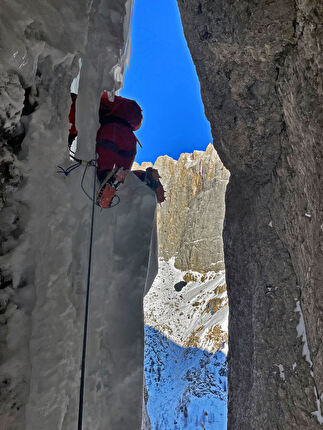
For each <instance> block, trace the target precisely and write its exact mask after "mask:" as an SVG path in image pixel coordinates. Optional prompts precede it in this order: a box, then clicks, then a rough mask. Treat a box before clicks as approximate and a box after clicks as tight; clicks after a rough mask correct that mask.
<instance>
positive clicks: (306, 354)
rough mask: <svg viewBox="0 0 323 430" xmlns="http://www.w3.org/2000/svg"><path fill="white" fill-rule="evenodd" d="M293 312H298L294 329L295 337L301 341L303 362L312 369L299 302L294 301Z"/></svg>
mask: <svg viewBox="0 0 323 430" xmlns="http://www.w3.org/2000/svg"><path fill="white" fill-rule="evenodd" d="M295 312H299V323H298V325H297V327H296V330H297V337H301V338H302V341H303V357H305V360H306V361H307V362H308V363H309V365H310V366H311V367H312V365H313V363H312V360H311V355H310V350H309V348H308V343H307V336H306V328H305V322H304V316H303V312H302V308H301V305H300V302H299V300H297V301H296V308H295Z"/></svg>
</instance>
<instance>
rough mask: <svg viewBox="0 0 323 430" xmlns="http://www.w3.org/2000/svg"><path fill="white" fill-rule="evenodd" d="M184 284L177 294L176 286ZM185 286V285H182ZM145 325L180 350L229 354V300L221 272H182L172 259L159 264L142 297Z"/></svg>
mask: <svg viewBox="0 0 323 430" xmlns="http://www.w3.org/2000/svg"><path fill="white" fill-rule="evenodd" d="M183 280H184V281H185V280H186V281H187V285H185V286H184V287H183V288H182V289H181V290H180V291H176V289H175V288H174V287H175V285H176V284H177V283H178V282H180V281H183ZM184 283H185V282H184ZM144 309H145V323H146V325H148V326H151V327H154V328H155V329H157V330H159V331H160V332H161V333H163V335H164V336H166V337H168V338H169V339H170V340H172V341H173V342H175V343H177V344H178V345H180V346H183V347H197V348H200V349H202V350H206V351H209V352H213V353H215V352H216V351H218V350H220V351H222V352H223V353H224V354H226V353H227V351H228V343H227V340H228V339H227V331H228V301H227V293H226V285H225V275H224V272H223V271H221V272H217V273H216V272H209V273H207V274H205V275H202V274H201V273H198V272H191V271H190V272H182V271H180V270H178V269H176V268H175V267H174V258H173V259H171V260H169V261H163V260H161V261H160V264H159V272H158V275H157V277H156V280H155V282H154V283H153V286H152V288H151V290H150V292H149V293H148V294H147V296H146V297H145V305H144Z"/></svg>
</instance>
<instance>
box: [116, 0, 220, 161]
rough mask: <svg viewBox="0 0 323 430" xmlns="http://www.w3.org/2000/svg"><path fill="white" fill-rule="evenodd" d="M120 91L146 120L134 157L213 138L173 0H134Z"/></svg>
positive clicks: (190, 147) (188, 148) (200, 145)
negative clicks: (127, 58)
mask: <svg viewBox="0 0 323 430" xmlns="http://www.w3.org/2000/svg"><path fill="white" fill-rule="evenodd" d="M121 95H122V96H124V97H128V98H131V99H134V100H136V101H137V102H138V103H139V104H140V106H141V108H142V109H143V115H144V121H143V124H142V127H141V129H140V130H138V131H137V132H136V135H137V137H138V139H139V140H140V141H141V143H142V145H143V148H142V149H141V148H140V147H138V153H137V157H136V161H137V162H139V163H141V162H143V161H152V162H154V161H155V160H156V158H157V157H158V156H159V155H165V154H167V155H169V156H170V157H173V158H175V159H178V157H179V155H180V154H181V153H182V152H192V151H194V149H205V148H206V146H207V145H208V143H209V142H211V141H212V137H211V132H210V126H209V123H208V121H207V120H206V118H205V116H204V108H203V104H202V101H201V96H200V86H199V82H198V79H197V76H196V71H195V67H194V65H193V62H192V59H191V56H190V53H189V50H188V47H187V44H186V40H185V38H184V34H183V29H182V25H181V21H180V15H179V11H178V7H177V3H176V0H149V2H148V1H147V0H136V1H135V7H134V15H133V20H132V48H131V60H130V66H129V70H128V71H127V72H126V76H125V82H124V88H123V90H122V91H121Z"/></svg>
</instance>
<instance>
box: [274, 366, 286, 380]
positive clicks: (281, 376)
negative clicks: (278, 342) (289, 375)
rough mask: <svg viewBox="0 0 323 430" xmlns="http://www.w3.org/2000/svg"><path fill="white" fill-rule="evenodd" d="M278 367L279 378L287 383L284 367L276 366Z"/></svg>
mask: <svg viewBox="0 0 323 430" xmlns="http://www.w3.org/2000/svg"><path fill="white" fill-rule="evenodd" d="M276 366H277V367H278V369H279V376H280V379H282V380H283V381H285V380H286V378H285V372H284V366H283V365H282V364H276Z"/></svg>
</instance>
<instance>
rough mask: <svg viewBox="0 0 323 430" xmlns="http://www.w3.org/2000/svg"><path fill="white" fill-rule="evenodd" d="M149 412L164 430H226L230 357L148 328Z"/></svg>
mask: <svg viewBox="0 0 323 430" xmlns="http://www.w3.org/2000/svg"><path fill="white" fill-rule="evenodd" d="M146 344H147V345H146V354H145V373H146V382H147V388H148V396H149V397H148V413H149V416H150V420H151V425H152V428H153V429H154V430H155V429H160V430H168V429H172V430H182V429H188V430H193V429H208V430H225V429H226V428H227V425H226V409H227V368H226V356H225V355H224V354H223V353H222V352H221V351H218V352H217V353H216V354H212V353H210V352H207V351H202V350H200V349H198V348H183V347H181V346H179V345H177V344H176V343H174V342H172V341H171V340H170V339H168V338H166V337H164V336H163V335H162V334H161V333H160V332H159V331H157V330H155V329H154V328H152V327H146Z"/></svg>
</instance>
